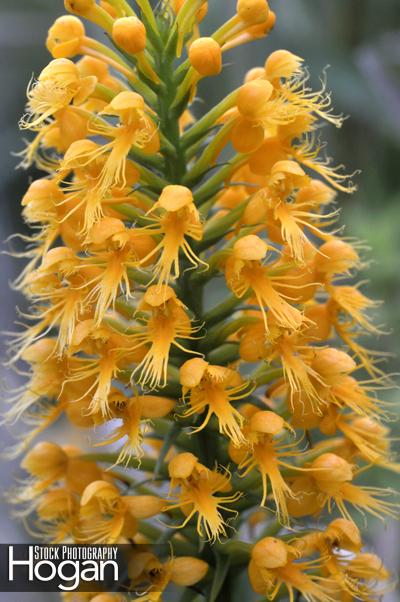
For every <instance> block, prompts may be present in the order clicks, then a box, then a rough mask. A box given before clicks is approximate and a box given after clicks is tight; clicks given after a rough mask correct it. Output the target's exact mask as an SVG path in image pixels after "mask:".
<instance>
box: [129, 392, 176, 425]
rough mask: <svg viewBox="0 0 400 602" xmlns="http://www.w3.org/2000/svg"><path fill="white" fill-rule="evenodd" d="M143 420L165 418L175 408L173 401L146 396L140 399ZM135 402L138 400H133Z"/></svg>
mask: <svg viewBox="0 0 400 602" xmlns="http://www.w3.org/2000/svg"><path fill="white" fill-rule="evenodd" d="M139 399H140V404H141V409H142V416H143V418H150V419H151V418H163V417H164V416H166V415H167V414H169V413H170V412H171V410H172V409H173V408H174V406H175V401H174V400H173V399H168V398H167V397H158V396H156V395H144V396H143V397H140V398H139ZM133 401H134V402H135V401H136V400H133Z"/></svg>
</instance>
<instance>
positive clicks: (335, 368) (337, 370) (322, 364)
mask: <svg viewBox="0 0 400 602" xmlns="http://www.w3.org/2000/svg"><path fill="white" fill-rule="evenodd" d="M356 367H357V364H356V363H355V361H354V360H353V358H352V357H350V356H349V355H348V354H347V353H345V351H341V350H340V349H335V347H327V348H326V349H320V350H318V351H317V352H316V354H315V358H314V360H313V362H312V368H313V370H315V371H316V372H318V374H320V375H321V376H322V378H323V379H324V380H325V382H327V383H329V384H334V383H335V382H336V380H337V377H338V376H340V375H342V374H348V373H349V372H352V371H353V370H355V368H356Z"/></svg>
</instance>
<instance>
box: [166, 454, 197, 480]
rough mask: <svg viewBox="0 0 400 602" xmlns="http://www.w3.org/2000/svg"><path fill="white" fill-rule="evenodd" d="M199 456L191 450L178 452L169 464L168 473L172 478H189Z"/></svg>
mask: <svg viewBox="0 0 400 602" xmlns="http://www.w3.org/2000/svg"><path fill="white" fill-rule="evenodd" d="M197 461H198V460H197V458H196V456H195V455H193V454H191V453H190V452H184V453H182V454H178V455H177V456H175V457H174V458H172V460H171V462H170V463H169V465H168V473H169V476H170V477H171V479H187V478H188V477H190V475H191V474H192V472H193V470H194V468H195V466H196V464H197Z"/></svg>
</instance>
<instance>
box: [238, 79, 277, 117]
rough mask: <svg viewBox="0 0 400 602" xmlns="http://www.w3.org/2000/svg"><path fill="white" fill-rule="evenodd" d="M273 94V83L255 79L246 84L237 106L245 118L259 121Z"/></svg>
mask: <svg viewBox="0 0 400 602" xmlns="http://www.w3.org/2000/svg"><path fill="white" fill-rule="evenodd" d="M272 92H273V87H272V85H271V83H270V82H269V81H267V80H265V79H255V80H253V81H250V82H248V83H247V84H244V86H242V87H241V88H240V90H239V92H238V95H237V99H236V105H237V108H238V111H239V113H240V114H241V115H243V117H246V118H247V119H249V120H250V121H253V120H257V119H258V118H259V117H260V115H262V113H263V109H264V107H265V104H266V103H267V102H268V101H269V100H270V98H271V95H272Z"/></svg>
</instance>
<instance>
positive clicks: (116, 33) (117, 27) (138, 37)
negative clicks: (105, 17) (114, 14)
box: [112, 17, 146, 54]
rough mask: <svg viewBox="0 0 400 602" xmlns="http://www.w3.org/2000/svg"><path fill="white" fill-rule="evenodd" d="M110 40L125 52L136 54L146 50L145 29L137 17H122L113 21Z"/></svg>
mask: <svg viewBox="0 0 400 602" xmlns="http://www.w3.org/2000/svg"><path fill="white" fill-rule="evenodd" d="M112 39H113V40H114V42H115V43H116V44H117V46H119V47H120V48H121V49H122V50H124V51H125V52H128V53H129V54H137V53H138V52H143V50H144V49H145V48H146V28H145V26H144V25H143V23H142V21H140V19H138V18H137V17H122V18H121V19H117V20H116V21H114V24H113V29H112Z"/></svg>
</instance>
